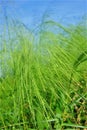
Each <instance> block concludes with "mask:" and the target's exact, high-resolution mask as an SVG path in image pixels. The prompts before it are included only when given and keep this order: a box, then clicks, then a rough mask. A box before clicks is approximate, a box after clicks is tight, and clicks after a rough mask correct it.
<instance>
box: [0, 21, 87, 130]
mask: <svg viewBox="0 0 87 130" xmlns="http://www.w3.org/2000/svg"><path fill="white" fill-rule="evenodd" d="M38 28H39V32H38V33H35V34H33V32H30V31H29V30H27V28H26V27H25V26H24V25H23V24H17V23H16V22H14V21H13V23H12V24H10V25H8V26H7V27H5V26H4V29H3V36H2V38H1V41H2V42H1V44H0V46H1V49H0V66H1V78H0V130H65V129H66V130H71V129H72V130H81V129H84V130H87V37H86V34H87V28H86V27H85V21H84V20H82V21H81V22H80V23H79V24H78V25H75V26H73V25H71V26H68V27H65V26H63V25H61V24H59V23H57V22H55V21H52V20H51V21H45V22H44V23H42V25H41V26H40V27H38Z"/></svg>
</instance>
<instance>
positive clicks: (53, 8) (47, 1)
mask: <svg viewBox="0 0 87 130" xmlns="http://www.w3.org/2000/svg"><path fill="white" fill-rule="evenodd" d="M2 1H3V2H2V3H3V5H4V6H5V7H8V10H9V12H10V13H11V14H12V15H13V16H16V17H18V18H19V19H20V20H21V21H22V22H23V23H24V24H26V25H27V26H31V27H34V26H36V25H37V24H39V23H40V22H41V20H43V18H44V16H45V17H48V15H49V17H50V18H52V19H54V20H57V21H58V22H66V23H72V22H73V23H75V22H77V21H79V19H80V18H81V16H83V15H84V14H87V0H2Z"/></svg>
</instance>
